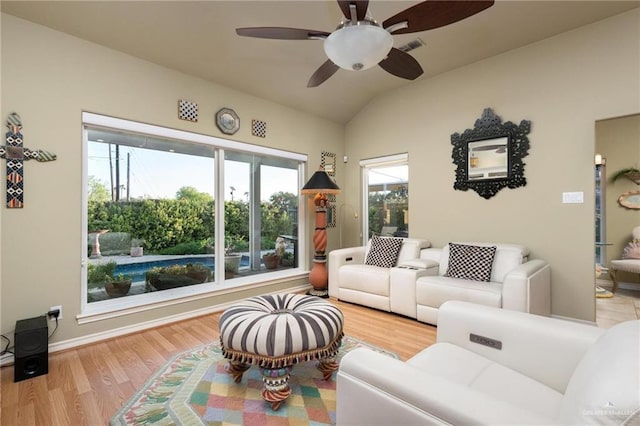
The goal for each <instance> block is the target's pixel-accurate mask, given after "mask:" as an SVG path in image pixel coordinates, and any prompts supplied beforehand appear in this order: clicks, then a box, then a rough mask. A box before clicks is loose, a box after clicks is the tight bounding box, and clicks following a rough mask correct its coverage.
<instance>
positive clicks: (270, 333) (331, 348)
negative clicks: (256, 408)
mask: <svg viewBox="0 0 640 426" xmlns="http://www.w3.org/2000/svg"><path fill="white" fill-rule="evenodd" d="M343 323H344V318H343V316H342V312H340V310H339V309H338V308H337V307H335V306H334V305H332V304H331V303H329V302H328V301H326V300H324V299H321V298H318V297H315V296H305V295H300V294H283V295H273V296H256V297H251V298H249V299H246V300H243V301H242V302H239V303H237V304H236V305H234V306H232V307H230V308H228V309H226V310H225V311H224V312H223V313H222V316H221V317H220V342H221V344H222V353H223V355H224V356H225V358H227V359H228V360H229V364H228V366H227V371H228V372H229V373H230V374H232V375H233V379H234V380H235V382H236V383H238V382H240V381H241V380H242V375H243V373H244V372H245V371H246V370H247V369H248V368H249V367H250V366H251V365H252V364H255V365H257V366H258V367H260V368H261V370H262V381H263V382H264V389H263V391H262V397H263V398H264V400H265V401H267V402H269V403H271V408H272V409H273V410H277V409H278V408H280V405H281V404H282V402H283V401H284V400H285V399H287V397H288V396H289V395H290V394H291V389H290V388H289V377H290V374H291V369H292V368H293V366H294V365H295V364H297V363H299V362H306V361H311V360H318V361H319V362H318V369H319V370H320V371H321V372H322V374H323V377H324V379H325V380H328V379H330V378H331V375H332V374H333V372H334V371H336V370H337V369H338V364H337V363H336V362H335V355H336V354H337V353H338V349H339V348H340V343H341V342H342V336H343V333H342V325H343Z"/></svg>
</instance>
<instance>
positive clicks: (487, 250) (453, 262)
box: [445, 243, 496, 282]
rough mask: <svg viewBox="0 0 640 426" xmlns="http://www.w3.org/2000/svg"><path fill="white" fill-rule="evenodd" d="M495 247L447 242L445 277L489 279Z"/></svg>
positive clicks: (476, 279) (474, 279) (475, 279)
mask: <svg viewBox="0 0 640 426" xmlns="http://www.w3.org/2000/svg"><path fill="white" fill-rule="evenodd" d="M495 255H496V247H495V246H490V247H483V246H469V245H465V244H454V243H449V267H448V268H447V273H446V274H445V277H452V278H462V279H465V280H473V281H487V282H488V281H490V280H491V268H492V267H493V258H494V257H495Z"/></svg>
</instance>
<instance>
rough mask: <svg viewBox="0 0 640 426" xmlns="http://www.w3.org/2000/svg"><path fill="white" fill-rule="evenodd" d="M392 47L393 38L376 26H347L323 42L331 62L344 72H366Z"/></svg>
mask: <svg viewBox="0 0 640 426" xmlns="http://www.w3.org/2000/svg"><path fill="white" fill-rule="evenodd" d="M391 47H393V37H391V34H389V32H388V31H387V30H385V29H384V28H381V27H378V26H377V25H371V24H369V25H364V24H363V25H349V26H345V27H343V28H340V29H339V30H336V31H334V32H332V33H331V34H330V35H329V37H327V38H326V39H325V41H324V51H325V53H326V54H327V56H328V57H329V59H331V62H333V63H334V64H336V65H337V66H339V67H340V68H344V69H346V70H352V71H359V70H366V69H367V68H371V67H373V66H375V65H377V64H378V63H379V62H380V61H381V60H383V59H384V58H385V57H386V56H387V55H388V54H389V51H390V50H391Z"/></svg>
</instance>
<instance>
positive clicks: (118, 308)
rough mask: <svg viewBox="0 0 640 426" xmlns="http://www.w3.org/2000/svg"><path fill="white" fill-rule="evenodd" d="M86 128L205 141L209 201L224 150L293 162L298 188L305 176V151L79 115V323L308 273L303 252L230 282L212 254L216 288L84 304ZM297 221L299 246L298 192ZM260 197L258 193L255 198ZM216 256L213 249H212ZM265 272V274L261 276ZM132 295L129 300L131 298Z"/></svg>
mask: <svg viewBox="0 0 640 426" xmlns="http://www.w3.org/2000/svg"><path fill="white" fill-rule="evenodd" d="M89 129H100V130H107V131H116V132H127V133H133V134H139V135H148V136H153V137H159V138H166V139H173V140H176V141H185V142H187V143H196V144H204V145H209V146H211V147H213V148H214V152H215V156H214V168H215V169H214V171H215V189H214V199H215V200H224V188H225V180H224V166H225V164H224V163H225V150H229V151H236V152H238V151H240V152H246V153H249V154H257V155H263V156H273V157H280V158H284V159H288V160H294V161H297V162H298V163H299V165H298V188H302V186H303V185H304V176H305V175H306V173H305V171H306V167H307V155H306V154H301V153H296V152H290V151H284V150H280V149H276V148H271V147H265V146H261V145H253V144H248V143H245V142H237V141H231V140H227V139H223V138H218V137H215V136H208V135H203V134H199V133H193V132H188V131H184V130H177V129H172V128H168V127H163V126H157V125H152V124H146V123H140V122H136V121H131V120H125V119H120V118H115V117H110V116H105V115H100V114H95V113H90V112H83V113H82V191H81V194H82V196H81V203H82V218H81V227H82V228H81V229H82V232H81V240H80V250H81V251H80V253H81V255H80V257H81V268H80V269H81V276H80V280H81V281H80V282H81V283H82V285H81V292H80V293H81V294H80V297H81V313H80V315H78V316H77V317H76V318H77V321H78V323H79V324H84V323H89V322H93V321H99V320H102V319H107V318H114V317H119V316H121V315H125V314H129V313H134V312H141V311H147V310H150V309H155V308H158V307H164V306H171V305H175V304H178V303H184V302H188V301H192V300H198V299H202V298H206V297H211V295H212V294H226V293H232V292H237V291H242V290H246V289H247V288H257V287H261V286H266V285H270V284H272V283H274V282H285V281H293V280H297V279H299V278H302V277H304V276H305V275H306V274H307V273H308V259H307V256H300V257H299V264H298V267H297V268H292V269H288V270H283V271H276V272H270V273H268V274H256V275H250V276H246V277H236V278H234V279H233V280H227V281H225V280H224V256H220V255H216V257H215V282H216V284H215V286H186V287H181V288H176V289H170V290H164V291H159V292H152V293H146V294H144V295H137V296H135V297H124V298H118V299H110V300H104V301H99V302H92V303H89V302H87V292H88V289H87V266H88V256H87V253H86V242H87V237H88V229H87V226H88V191H87V187H88V171H89V170H88V143H89V137H88V133H89ZM298 197H299V198H298V218H297V220H298V224H299V227H298V229H299V231H298V232H299V235H298V238H299V241H298V243H299V247H306V235H305V234H306V232H305V230H306V228H307V227H306V216H307V215H306V202H305V200H304V198H303V196H302V195H300V194H298ZM258 198H259V197H258ZM224 204H225V203H224V202H216V203H215V215H216V222H215V225H214V226H215V243H216V251H218V250H223V247H224ZM216 254H218V253H216ZM265 275H266V276H265ZM132 299H134V300H132Z"/></svg>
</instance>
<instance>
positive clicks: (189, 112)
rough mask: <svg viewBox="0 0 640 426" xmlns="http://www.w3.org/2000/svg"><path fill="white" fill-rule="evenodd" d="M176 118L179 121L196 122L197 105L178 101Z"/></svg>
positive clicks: (182, 100) (181, 100)
mask: <svg viewBox="0 0 640 426" xmlns="http://www.w3.org/2000/svg"><path fill="white" fill-rule="evenodd" d="M178 118H179V119H180V120H187V121H198V104H197V103H195V102H190V101H185V100H184V99H180V100H179V101H178Z"/></svg>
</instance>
